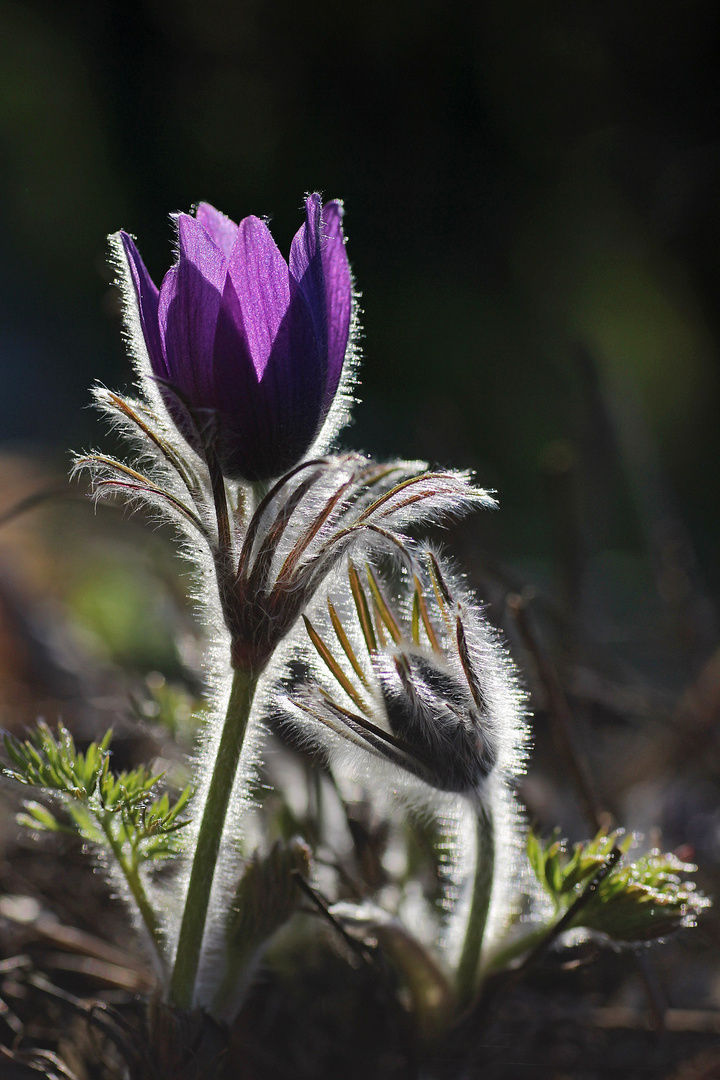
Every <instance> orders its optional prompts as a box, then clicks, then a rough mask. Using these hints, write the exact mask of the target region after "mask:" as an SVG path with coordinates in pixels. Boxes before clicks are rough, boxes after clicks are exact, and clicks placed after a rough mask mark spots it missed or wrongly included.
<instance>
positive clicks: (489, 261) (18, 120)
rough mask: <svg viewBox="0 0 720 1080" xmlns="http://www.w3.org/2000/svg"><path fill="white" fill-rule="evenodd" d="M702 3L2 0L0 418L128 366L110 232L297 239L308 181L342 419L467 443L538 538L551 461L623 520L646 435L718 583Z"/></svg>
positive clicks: (83, 389) (714, 243) (88, 429)
mask: <svg viewBox="0 0 720 1080" xmlns="http://www.w3.org/2000/svg"><path fill="white" fill-rule="evenodd" d="M717 22H718V12H717V5H716V4H714V3H713V2H711V0H695V2H692V0H690V2H688V3H684V4H677V3H672V2H660V3H657V2H652V3H650V2H648V3H643V2H638V0H635V2H633V3H630V4H627V3H621V2H618V3H612V2H611V3H608V2H606V0H603V2H602V3H601V2H597V3H580V4H577V5H570V6H569V5H566V4H562V3H558V4H553V3H544V4H542V5H535V4H530V3H527V2H518V0H509V2H508V0H502V2H497V3H478V4H468V3H455V4H450V5H441V4H439V3H438V2H437V0H435V2H423V0H420V2H419V3H415V4H413V5H412V6H406V5H403V4H399V3H394V4H393V3H389V4H388V3H374V2H370V3H363V4H358V3H344V4H330V3H324V4H322V3H321V4H315V5H300V4H295V3H287V2H286V3H268V2H258V0H255V2H250V0H246V2H240V3H227V2H221V0H206V2H204V3H196V2H182V0H181V2H178V3H173V4H166V3H160V2H150V0H147V2H145V3H137V2H124V3H111V2H107V0H93V2H91V3H84V2H82V0H79V2H74V3H65V4H63V3H55V2H51V3H42V2H25V3H7V2H3V3H1V4H0V152H1V153H2V171H1V173H0V200H1V201H0V205H1V206H2V212H1V213H0V364H1V368H0V372H1V378H2V384H1V385H2V395H1V399H0V437H1V438H2V442H3V444H4V445H5V446H6V447H7V448H13V447H17V446H18V445H22V444H24V445H28V444H37V445H40V446H42V447H44V448H46V449H50V450H53V451H54V450H58V451H60V450H62V449H64V448H65V447H66V446H68V445H74V446H78V445H79V444H81V443H83V442H84V441H87V440H89V439H92V438H93V437H94V435H93V432H94V423H95V421H94V418H93V417H92V415H91V414H90V413H88V412H85V411H83V407H84V406H85V405H86V404H87V401H88V394H87V387H88V385H89V384H90V383H92V382H93V380H95V379H99V380H102V381H103V382H105V383H107V384H108V385H110V386H115V387H122V386H124V385H126V384H127V381H128V366H127V364H126V361H125V359H124V355H123V348H122V345H121V341H120V335H119V327H118V323H117V318H116V316H115V310H114V304H113V302H112V297H111V295H110V293H109V290H108V271H107V269H106V264H105V255H106V244H105V236H106V234H108V233H109V232H112V231H115V230H116V229H118V228H121V227H123V228H126V229H128V230H130V231H131V232H133V233H134V234H135V235H136V236H137V237H138V240H139V245H140V248H141V250H142V252H143V254H144V256H145V258H146V261H147V262H148V264H149V267H150V268H151V271H152V272H153V273H154V275H155V277H156V280H158V281H159V280H161V278H162V275H163V273H164V272H165V270H166V268H167V266H168V265H169V262H170V261H171V241H172V230H171V227H170V223H169V220H168V214H169V213H170V212H171V211H174V210H180V209H183V210H187V209H189V208H190V206H191V205H192V204H193V203H194V202H196V201H198V200H199V199H207V200H209V201H211V202H213V203H214V204H215V205H217V206H218V207H220V208H221V209H222V210H224V211H225V212H227V213H228V214H230V215H231V216H233V217H234V218H235V219H238V218H239V217H242V216H244V215H246V214H248V213H256V214H261V215H264V214H267V215H271V216H272V220H273V228H274V231H275V234H276V236H277V239H278V241H279V243H280V245H281V247H282V248H283V250H285V251H287V248H288V246H289V242H290V239H291V237H292V235H293V233H294V231H295V229H296V228H297V227H298V225H299V223H300V213H299V209H300V206H301V201H302V196H303V193H304V192H305V191H307V190H313V189H320V190H321V191H323V193H324V194H325V195H326V197H328V198H330V197H342V198H343V199H344V200H345V203H346V209H347V217H346V231H347V235H348V236H349V253H350V256H351V259H352V263H353V268H354V271H355V275H356V279H357V283H358V286H359V287H360V289H361V291H362V294H363V299H362V308H363V318H362V324H363V327H364V338H363V351H364V354H365V361H364V364H363V370H362V388H361V391H360V393H361V397H362V405H361V406H360V407H358V408H357V410H356V428H355V431H353V432H351V433H350V434H348V435H347V436H346V439H347V440H351V441H352V442H353V443H355V444H358V445H360V446H362V447H364V448H365V449H367V450H369V451H372V452H375V453H378V454H390V453H398V452H399V453H402V454H403V455H409V454H419V455H423V456H427V457H429V458H431V459H433V460H434V461H437V462H440V463H442V464H446V465H454V466H463V467H465V466H467V465H472V466H474V467H476V468H477V469H478V475H479V477H480V480H481V482H483V483H484V484H486V485H487V486H491V487H495V488H497V489H498V491H499V494H500V498H501V505H502V515H500V516H498V519H497V521H496V522H495V523H494V524H493V525H492V526H489V531H490V532H491V533H492V536H493V538H494V539H493V544H495V545H496V547H497V551H498V553H502V554H503V556H504V557H508V556H511V555H512V556H513V557H518V556H522V557H523V558H524V559H531V560H538V559H539V560H545V559H547V558H548V556H549V554H550V552H551V548H552V543H553V538H552V534H553V526H552V523H551V521H550V520H549V519H550V517H551V515H550V514H549V511H548V502H547V494H546V492H544V490H543V479H542V477H543V474H544V473H546V472H547V471H548V470H550V471H551V472H552V471H553V470H555V471H557V469H561V470H562V468H563V467H570V465H571V464H573V463H577V462H579V470H580V472H582V473H583V474H584V477H585V479H584V488H585V501H586V503H587V504H588V505H587V506H586V510H587V513H588V514H590V515H591V517H590V518H588V524H589V526H590V531H591V533H592V536H591V537H589V538H588V539H589V542H590V543H591V545H592V546H593V547H595V548H599V549H604V548H611V549H613V550H623V551H628V552H630V551H636V550H638V548H639V547H640V546H641V544H642V539H641V536H640V535H639V533H640V532H641V531H642V523H641V522H639V521H638V508H637V506H634V507H633V506H632V505H631V503H632V502H633V501H636V500H634V499H633V496H632V495H631V494H629V488H631V487H632V484H633V478H632V471H633V467H635V466H636V465H637V462H628V461H627V460H626V461H624V462H622V458H623V457H625V458H626V457H627V456H628V455H630V456H634V455H633V454H632V451H631V449H630V447H629V445H628V440H629V439H632V437H633V435H635V436H637V437H638V438H641V439H642V441H643V442H644V443H647V453H648V454H649V455H650V456H651V457H652V459H653V463H654V466H655V467H656V468H657V470H658V471H659V473H660V474H661V476H662V483H663V488H664V493H665V496H667V498H668V499H671V500H673V501H674V502H675V503H676V505H677V506H678V507H679V512H680V515H681V517H682V518H683V520H684V521H685V522H686V523H687V526H688V528H689V530H690V532H691V534H692V537H693V541H694V545H695V546H696V547H697V549H698V550H699V552H700V555H701V559H702V563H703V566H704V569H705V572H706V574H708V575H709V576H710V578H711V579H712V581H713V584H714V585H717V562H716V558H715V554H716V545H715V535H716V533H717V529H718V524H719V516H720V506H719V503H718V500H717V498H716V497H715V492H716V490H717V482H718V478H719V474H720V452H719V451H720V439H719V437H718V427H719V425H718V394H717V390H718V340H717V339H718V289H719V286H720V254H719V252H720V244H719V242H718V241H720V203H719V201H718V194H719V189H720V144H719V143H718V106H719V104H720V103H719V100H718V99H719V94H720V67H719V66H718V65H717V64H716V59H717V55H718V49H717ZM588 364H589V365H590V366H591V367H592V371H593V373H594V375H593V378H594V379H595V380H596V381H597V384H598V387H599V390H598V393H599V395H600V397H601V398H604V399H605V401H606V405H607V408H608V410H609V411H610V414H611V415H610V421H611V424H612V423H619V424H621V426H623V425H624V429H625V430H624V431H623V433H622V437H621V438H620V443H621V445H622V448H621V450H620V453H619V458H620V459H621V460H620V465H619V468H618V471H613V469H611V468H608V467H607V466H606V463H603V462H600V461H599V460H598V455H599V454H601V453H605V452H607V451H608V445H607V443H608V438H609V437H606V438H603V432H602V430H599V429H601V428H602V421H601V419H600V420H599V419H598V416H597V415H594V416H593V411H594V412H595V414H597V401H595V404H593V401H592V398H593V396H594V395H593V392H592V391H589V390H588V385H587V383H588ZM610 398H619V399H620V403H621V404H623V405H624V406H625V411H624V416H623V419H622V420H621V421H619V420H618V419H617V417H616V416H614V415H613V414H614V411H616V410H614V408H613V405H612V404H608V400H609V399H610ZM628 428H631V429H632V431H628V430H627V429H628ZM605 434H606V436H607V433H605ZM609 452H610V453H611V454H612V450H610V451H609ZM604 464H605V467H604V468H603V467H602V466H603V465H604ZM600 473H602V474H603V475H602V476H600V475H599V474H600ZM590 504H592V505H590Z"/></svg>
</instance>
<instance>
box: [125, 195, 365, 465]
mask: <svg viewBox="0 0 720 1080" xmlns="http://www.w3.org/2000/svg"><path fill="white" fill-rule="evenodd" d="M306 214H307V220H306V223H305V224H304V225H303V226H302V228H301V229H300V230H299V232H298V233H297V235H296V236H295V239H294V240H293V243H292V247H291V251H290V262H289V265H288V263H287V262H286V261H285V259H284V258H283V256H282V255H281V254H280V251H279V250H278V247H277V245H276V244H275V241H274V240H273V238H272V236H271V234H270V230H269V228H268V226H267V225H266V223H265V222H264V221H262V220H260V218H257V217H246V218H244V219H243V220H242V221H241V222H240V224H239V225H236V224H235V223H234V222H232V221H231V220H230V219H229V218H227V217H225V215H224V214H221V213H220V212H219V211H218V210H215V209H214V208H213V207H212V206H210V205H209V204H207V203H200V204H199V206H198V207H197V211H196V214H195V217H192V216H190V215H189V214H178V215H177V218H176V223H177V230H178V260H177V262H176V263H175V265H174V266H173V267H171V269H170V270H168V272H167V274H166V275H165V278H164V280H163V282H162V286H161V288H160V289H159V290H158V289H157V288H156V286H155V284H154V283H153V281H152V279H151V278H150V275H149V274H148V272H147V270H146V268H145V265H144V263H143V261H142V259H141V257H140V255H139V253H138V250H137V248H136V247H135V244H134V242H133V240H132V239H131V238H130V236H129V235H128V234H127V233H125V232H121V233H119V234H118V237H119V244H118V248H119V251H120V254H121V257H122V258H123V260H124V263H125V268H126V271H127V273H126V277H127V280H128V281H129V282H131V284H132V288H131V289H130V290H128V292H129V295H128V301H129V307H130V311H129V319H128V321H129V323H130V325H131V327H132V325H134V324H139V327H140V329H141V331H142V336H143V339H144V344H145V346H146V349H147V354H148V358H149V361H150V368H151V372H152V375H153V376H154V378H155V379H156V381H157V383H158V385H159V388H160V392H161V395H162V397H163V400H164V402H165V405H166V407H167V409H168V411H169V413H170V415H171V417H172V419H173V421H174V423H175V425H176V427H177V428H178V430H179V431H180V432H181V434H182V435H183V437H184V438H185V439H186V441H187V442H188V443H189V444H190V445H191V446H192V448H193V449H194V450H195V451H196V452H197V453H199V454H200V455H201V456H202V457H205V458H207V456H208V454H209V453H213V454H214V455H215V456H216V457H217V460H218V462H219V464H220V467H221V469H222V471H223V473H224V474H225V476H227V477H228V478H230V479H234V480H248V481H258V480H268V479H270V478H272V477H276V476H280V475H281V474H282V473H284V472H286V471H287V470H289V469H291V468H292V467H293V465H295V464H296V463H297V462H298V461H300V460H301V459H302V458H303V457H304V456H305V454H306V453H307V451H308V450H309V448H310V447H311V446H312V445H313V443H314V442H315V440H316V438H317V436H318V434H319V432H320V429H321V428H322V426H323V423H324V421H325V419H326V417H327V415H328V412H329V411H330V407H331V405H332V404H333V400H334V398H335V395H336V393H337V391H338V386H339V384H340V378H341V375H342V372H343V365H344V362H345V355H346V352H347V349H348V341H349V336H350V323H351V315H352V280H351V276H350V268H349V265H348V261H347V255H346V254H345V244H344V239H343V233H342V225H341V220H342V205H341V203H339V202H337V201H333V202H329V203H326V204H325V206H322V203H321V200H320V196H319V195H310V196H309V197H308V199H307V200H306Z"/></svg>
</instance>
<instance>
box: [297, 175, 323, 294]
mask: <svg viewBox="0 0 720 1080" xmlns="http://www.w3.org/2000/svg"><path fill="white" fill-rule="evenodd" d="M305 214H306V217H307V221H306V223H305V224H304V225H301V226H300V228H299V229H298V231H297V232H296V234H295V237H294V239H293V242H292V246H291V248H290V273H291V274H292V276H293V277H294V278H295V280H296V281H297V282H300V281H302V279H303V278H304V277H305V274H306V273H307V271H308V269H309V268H310V265H311V263H312V261H313V259H314V258H315V256H316V254H317V252H318V250H319V248H320V236H321V228H322V200H321V199H320V196H319V195H318V194H317V193H315V194H314V195H308V197H307V198H306V200H305Z"/></svg>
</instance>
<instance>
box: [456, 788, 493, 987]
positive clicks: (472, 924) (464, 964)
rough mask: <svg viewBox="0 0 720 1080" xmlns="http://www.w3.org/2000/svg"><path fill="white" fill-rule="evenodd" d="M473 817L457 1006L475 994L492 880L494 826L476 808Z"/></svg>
mask: <svg viewBox="0 0 720 1080" xmlns="http://www.w3.org/2000/svg"><path fill="white" fill-rule="evenodd" d="M477 813H478V816H477V827H476V835H477V841H476V844H477V846H476V852H475V874H474V877H473V883H472V894H471V897H470V911H469V912H468V920H467V929H466V931H465V940H464V942H463V947H462V953H461V954H460V963H459V964H458V972H457V990H458V997H459V999H460V1002H461V1004H467V1003H468V1002H469V1001H471V1000H472V998H473V995H474V994H475V991H476V990H477V983H478V973H479V969H480V954H481V952H482V944H483V938H484V936H485V926H486V925H487V918H488V912H489V910H490V900H491V898H492V887H493V880H494V877H495V826H494V823H493V819H492V811H491V810H490V809H489V808H487V807H484V806H480V807H479V808H478V812H477Z"/></svg>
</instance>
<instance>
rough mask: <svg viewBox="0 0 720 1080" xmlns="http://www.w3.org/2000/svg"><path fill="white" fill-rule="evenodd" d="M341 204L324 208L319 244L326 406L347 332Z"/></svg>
mask: <svg viewBox="0 0 720 1080" xmlns="http://www.w3.org/2000/svg"><path fill="white" fill-rule="evenodd" d="M342 217H343V208H342V203H340V202H338V200H337V199H333V201H332V202H329V203H326V204H325V206H324V207H323V212H322V218H323V237H324V238H323V241H322V244H321V247H320V254H321V256H322V264H323V275H324V278H325V304H326V310H327V346H328V372H327V389H326V401H327V407H328V408H329V407H330V402H332V399H333V398H334V397H335V392H336V390H337V388H338V383H339V381H340V375H341V373H342V368H343V362H344V360H345V353H346V352H347V346H348V337H349V334H350V316H351V312H352V277H351V275H350V265H349V263H348V258H347V254H346V252H345V241H344V239H343V232H342Z"/></svg>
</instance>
